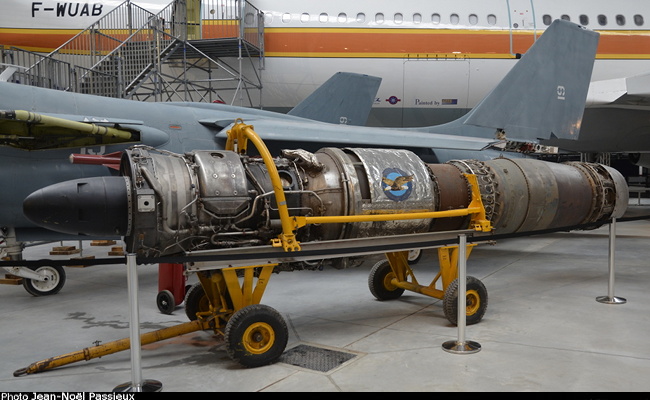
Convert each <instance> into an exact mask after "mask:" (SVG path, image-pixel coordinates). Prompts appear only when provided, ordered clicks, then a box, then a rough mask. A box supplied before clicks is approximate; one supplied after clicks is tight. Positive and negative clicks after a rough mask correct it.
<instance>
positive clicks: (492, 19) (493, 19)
mask: <svg viewBox="0 0 650 400" xmlns="http://www.w3.org/2000/svg"><path fill="white" fill-rule="evenodd" d="M487 20H488V25H490V26H493V25H496V24H497V16H496V15H494V14H490V15H488V18H487Z"/></svg>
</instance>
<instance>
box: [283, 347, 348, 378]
mask: <svg viewBox="0 0 650 400" xmlns="http://www.w3.org/2000/svg"><path fill="white" fill-rule="evenodd" d="M356 356H357V355H356V354H352V353H346V352H342V351H335V350H329V349H323V348H320V347H314V346H309V345H305V344H301V345H298V346H296V347H294V348H292V349H289V350H287V351H285V352H284V354H283V355H282V357H281V358H280V362H283V363H285V364H290V365H295V366H297V367H301V368H306V369H311V370H314V371H320V372H328V371H331V370H333V369H334V368H337V367H338V366H340V365H341V364H343V363H345V362H346V361H349V360H351V359H353V358H354V357H356Z"/></svg>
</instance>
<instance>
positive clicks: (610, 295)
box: [596, 218, 627, 304]
mask: <svg viewBox="0 0 650 400" xmlns="http://www.w3.org/2000/svg"><path fill="white" fill-rule="evenodd" d="M615 248H616V218H612V222H611V223H610V224H609V284H608V288H607V296H598V297H596V301H598V302H600V303H606V304H625V303H627V300H626V299H624V298H622V297H616V296H614V251H615Z"/></svg>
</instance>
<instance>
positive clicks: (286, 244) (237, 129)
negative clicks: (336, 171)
mask: <svg viewBox="0 0 650 400" xmlns="http://www.w3.org/2000/svg"><path fill="white" fill-rule="evenodd" d="M249 140H250V141H251V142H253V144H254V145H255V147H256V148H257V151H258V152H259V153H260V156H262V160H263V161H264V165H265V166H266V169H267V170H268V172H269V177H270V178H271V185H272V186H273V192H274V193H275V201H276V202H277V203H278V212H279V213H280V221H281V222H282V233H281V234H280V235H279V236H278V238H277V239H274V240H272V241H271V244H272V245H273V247H282V248H284V251H300V242H298V241H297V240H296V235H295V233H294V225H293V224H292V223H291V219H290V217H289V208H288V207H287V198H286V196H285V195H284V188H283V187H282V180H281V179H280V175H279V174H278V169H277V167H276V166H275V163H274V162H273V157H272V156H271V153H270V152H269V149H268V148H267V147H266V145H265V144H264V142H263V141H262V139H261V138H260V137H259V136H258V135H257V133H255V131H254V130H253V126H252V125H246V124H244V123H243V121H242V120H241V119H237V120H236V121H235V125H234V126H233V127H232V128H231V129H230V130H228V140H227V141H226V150H232V151H236V152H238V153H239V154H244V153H246V147H247V145H248V141H249Z"/></svg>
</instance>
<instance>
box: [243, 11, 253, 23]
mask: <svg viewBox="0 0 650 400" xmlns="http://www.w3.org/2000/svg"><path fill="white" fill-rule="evenodd" d="M244 22H245V23H246V25H252V24H253V22H255V14H253V13H246V16H245V17H244Z"/></svg>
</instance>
